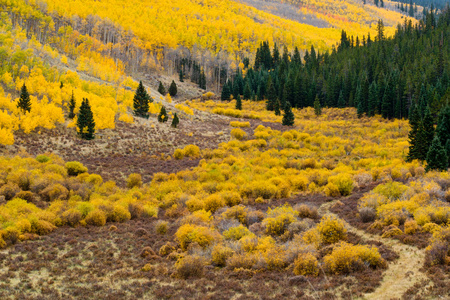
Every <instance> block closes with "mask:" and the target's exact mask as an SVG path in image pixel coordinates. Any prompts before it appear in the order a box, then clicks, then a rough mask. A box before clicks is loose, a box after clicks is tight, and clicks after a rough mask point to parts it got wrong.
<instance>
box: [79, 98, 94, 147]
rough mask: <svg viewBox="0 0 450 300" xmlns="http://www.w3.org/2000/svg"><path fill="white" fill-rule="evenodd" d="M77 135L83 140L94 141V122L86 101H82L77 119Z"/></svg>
mask: <svg viewBox="0 0 450 300" xmlns="http://www.w3.org/2000/svg"><path fill="white" fill-rule="evenodd" d="M77 128H78V134H79V135H80V137H81V138H82V139H84V140H92V139H94V133H95V121H94V115H93V114H92V110H91V106H90V105H89V100H88V99H83V101H82V102H81V106H80V111H79V113H78V119H77Z"/></svg>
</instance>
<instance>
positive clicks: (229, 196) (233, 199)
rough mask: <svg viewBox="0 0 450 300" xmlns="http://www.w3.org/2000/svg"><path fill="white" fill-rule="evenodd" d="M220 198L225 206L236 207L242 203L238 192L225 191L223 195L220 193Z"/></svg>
mask: <svg viewBox="0 0 450 300" xmlns="http://www.w3.org/2000/svg"><path fill="white" fill-rule="evenodd" d="M221 196H222V198H223V200H224V201H225V204H226V205H228V206H230V207H231V206H235V205H238V204H240V203H241V202H242V198H241V195H240V194H239V193H238V192H234V191H226V192H224V193H221Z"/></svg>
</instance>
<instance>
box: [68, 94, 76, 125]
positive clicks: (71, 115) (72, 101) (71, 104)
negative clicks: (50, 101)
mask: <svg viewBox="0 0 450 300" xmlns="http://www.w3.org/2000/svg"><path fill="white" fill-rule="evenodd" d="M75 106H76V102H75V96H74V95H73V91H72V97H70V101H69V119H73V118H75Z"/></svg>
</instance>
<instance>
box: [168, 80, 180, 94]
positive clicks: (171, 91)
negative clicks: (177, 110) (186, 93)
mask: <svg viewBox="0 0 450 300" xmlns="http://www.w3.org/2000/svg"><path fill="white" fill-rule="evenodd" d="M177 93H178V89H177V85H176V83H175V81H173V80H172V83H171V84H170V87H169V94H170V96H171V97H174V96H176V95H177Z"/></svg>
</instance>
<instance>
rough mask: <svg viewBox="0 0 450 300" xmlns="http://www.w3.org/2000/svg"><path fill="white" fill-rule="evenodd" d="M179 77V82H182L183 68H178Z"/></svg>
mask: <svg viewBox="0 0 450 300" xmlns="http://www.w3.org/2000/svg"><path fill="white" fill-rule="evenodd" d="M179 75H180V76H179V77H180V82H184V80H183V78H184V75H183V68H180V73H179Z"/></svg>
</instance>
